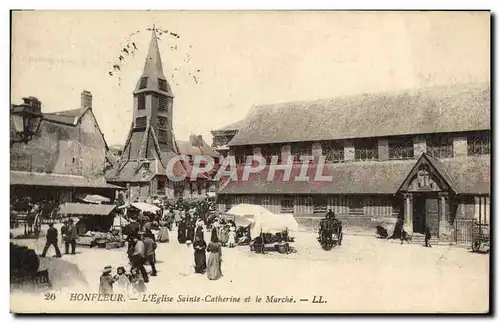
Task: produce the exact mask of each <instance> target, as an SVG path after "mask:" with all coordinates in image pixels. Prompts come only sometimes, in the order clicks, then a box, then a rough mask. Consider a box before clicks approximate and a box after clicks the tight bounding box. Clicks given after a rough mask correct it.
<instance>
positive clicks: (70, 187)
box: [10, 91, 119, 202]
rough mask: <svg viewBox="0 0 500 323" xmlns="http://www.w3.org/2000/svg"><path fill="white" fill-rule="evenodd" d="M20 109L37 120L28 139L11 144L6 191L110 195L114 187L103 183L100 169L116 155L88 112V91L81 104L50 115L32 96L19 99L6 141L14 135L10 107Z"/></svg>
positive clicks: (63, 197)
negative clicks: (8, 181)
mask: <svg viewBox="0 0 500 323" xmlns="http://www.w3.org/2000/svg"><path fill="white" fill-rule="evenodd" d="M25 108H30V110H31V111H32V112H33V113H34V114H36V115H39V116H40V119H39V120H38V121H37V125H36V126H35V131H34V133H33V137H31V138H30V139H29V140H27V141H25V142H23V141H19V142H15V143H13V144H12V145H11V148H10V170H11V174H10V175H11V179H10V187H11V193H12V194H13V195H16V194H20V195H29V196H39V197H40V198H43V197H51V198H54V199H56V200H59V201H62V202H65V201H72V200H73V199H74V198H75V197H76V196H75V195H84V194H100V195H103V196H106V197H109V198H111V199H113V198H114V197H115V191H116V190H117V189H119V187H116V186H113V185H109V184H107V183H106V181H105V178H104V173H105V171H106V170H107V169H110V168H111V167H112V165H113V163H114V162H115V159H114V156H113V155H112V154H111V153H110V152H109V149H108V146H107V144H106V140H105V139H104V135H103V133H102V132H101V130H100V128H99V124H98V123H97V120H96V118H95V115H94V113H93V112H92V94H91V93H90V92H88V91H83V92H82V94H81V106H80V108H77V109H72V110H65V111H60V112H55V113H42V103H41V102H40V101H39V100H38V99H37V98H34V97H28V98H24V104H22V105H14V106H13V107H12V108H11V134H10V136H11V140H13V139H15V138H16V137H17V136H18V135H19V132H17V131H16V125H15V123H16V122H17V121H16V119H15V118H14V117H13V115H15V110H17V109H25Z"/></svg>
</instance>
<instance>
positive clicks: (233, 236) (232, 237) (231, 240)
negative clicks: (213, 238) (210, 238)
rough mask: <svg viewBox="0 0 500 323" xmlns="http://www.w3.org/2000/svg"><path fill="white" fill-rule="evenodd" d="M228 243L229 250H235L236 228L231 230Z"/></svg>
mask: <svg viewBox="0 0 500 323" xmlns="http://www.w3.org/2000/svg"><path fill="white" fill-rule="evenodd" d="M227 242H228V244H229V248H234V247H235V244H236V231H235V230H234V227H231V229H229V237H228V240H227Z"/></svg>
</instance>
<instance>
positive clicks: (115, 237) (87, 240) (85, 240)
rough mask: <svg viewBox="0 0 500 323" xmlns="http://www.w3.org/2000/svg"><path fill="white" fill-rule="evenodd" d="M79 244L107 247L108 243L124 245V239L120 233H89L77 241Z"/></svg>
mask: <svg viewBox="0 0 500 323" xmlns="http://www.w3.org/2000/svg"><path fill="white" fill-rule="evenodd" d="M77 243H78V244H80V245H87V246H91V247H93V246H96V245H97V246H105V245H106V244H108V243H118V244H119V245H121V244H122V243H123V239H122V237H121V236H120V235H119V233H118V232H94V231H88V232H87V233H86V234H85V235H84V236H80V237H78V239H77Z"/></svg>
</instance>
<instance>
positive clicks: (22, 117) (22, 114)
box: [10, 97, 42, 146]
mask: <svg viewBox="0 0 500 323" xmlns="http://www.w3.org/2000/svg"><path fill="white" fill-rule="evenodd" d="M23 100H24V103H23V104H20V105H14V106H12V108H11V110H10V115H11V129H12V130H13V132H11V146H12V145H13V144H14V143H17V142H24V143H28V142H29V141H30V140H31V138H33V135H35V133H36V131H37V129H38V125H39V124H40V121H41V119H42V113H41V103H40V101H38V99H36V98H33V97H29V98H23Z"/></svg>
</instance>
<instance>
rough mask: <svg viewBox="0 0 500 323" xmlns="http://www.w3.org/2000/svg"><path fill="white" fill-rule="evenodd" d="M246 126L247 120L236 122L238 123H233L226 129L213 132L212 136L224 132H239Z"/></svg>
mask: <svg viewBox="0 0 500 323" xmlns="http://www.w3.org/2000/svg"><path fill="white" fill-rule="evenodd" d="M244 124H245V120H244V119H243V120H240V121H236V122H233V123H231V124H229V125H227V126H225V127H222V128H220V129H217V130H212V131H211V132H212V134H213V133H214V132H224V131H232V130H239V129H240V128H241V127H242V126H243V125H244Z"/></svg>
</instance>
